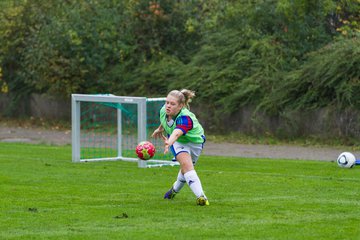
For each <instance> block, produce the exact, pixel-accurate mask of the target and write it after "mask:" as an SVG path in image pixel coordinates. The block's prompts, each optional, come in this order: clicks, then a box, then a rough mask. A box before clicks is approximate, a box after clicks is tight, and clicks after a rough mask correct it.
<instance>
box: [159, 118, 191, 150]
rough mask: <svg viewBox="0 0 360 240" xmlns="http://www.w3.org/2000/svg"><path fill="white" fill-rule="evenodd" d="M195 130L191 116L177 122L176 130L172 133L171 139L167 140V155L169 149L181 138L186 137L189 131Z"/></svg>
mask: <svg viewBox="0 0 360 240" xmlns="http://www.w3.org/2000/svg"><path fill="white" fill-rule="evenodd" d="M192 128H193V121H192V119H191V118H190V117H189V116H181V117H180V118H178V119H177V120H176V128H175V129H174V131H173V132H172V133H171V135H170V137H169V138H168V139H167V140H165V151H164V153H167V152H168V151H169V147H170V146H171V145H173V144H174V142H176V140H178V138H179V137H181V136H182V135H185V134H186V133H187V132H188V131H190V130H191V129H192Z"/></svg>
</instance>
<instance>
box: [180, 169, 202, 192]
mask: <svg viewBox="0 0 360 240" xmlns="http://www.w3.org/2000/svg"><path fill="white" fill-rule="evenodd" d="M184 177H185V179H186V182H187V184H188V185H189V187H190V189H191V191H193V193H194V194H195V196H196V197H201V196H204V197H205V198H206V196H205V194H204V191H203V189H202V186H201V182H200V179H199V177H198V175H197V173H196V171H195V170H191V171H188V172H187V173H185V174H184Z"/></svg>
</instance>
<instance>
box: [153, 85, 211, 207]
mask: <svg viewBox="0 0 360 240" xmlns="http://www.w3.org/2000/svg"><path fill="white" fill-rule="evenodd" d="M193 97H195V93H194V92H193V91H191V90H187V89H183V90H181V91H178V90H173V91H171V92H170V93H169V94H168V95H167V97H166V102H165V104H164V106H163V107H162V108H161V109H160V126H159V127H158V128H157V129H155V131H154V132H153V133H152V135H151V136H152V137H155V138H158V137H161V138H163V140H164V143H165V149H164V153H167V152H168V151H169V150H170V151H171V152H172V154H173V155H174V156H175V158H176V160H177V161H178V162H179V163H180V171H179V173H178V176H177V179H176V181H175V183H174V184H173V186H172V187H171V189H170V190H169V191H168V192H166V193H165V195H164V198H165V199H173V198H174V197H175V195H176V194H177V193H178V192H179V191H180V190H181V189H182V187H183V186H184V185H185V183H187V184H188V185H189V187H190V189H191V190H192V191H193V193H194V194H195V195H196V198H197V199H196V203H197V204H198V205H200V206H204V205H209V201H208V199H207V198H206V196H205V194H204V191H203V188H202V186H201V182H200V179H199V177H198V175H197V173H196V171H195V169H194V165H195V164H196V162H197V160H198V158H199V156H200V153H201V151H202V149H203V147H204V143H205V136H204V130H203V128H202V126H201V125H200V123H199V122H198V120H197V118H196V116H195V114H194V113H192V112H190V110H189V109H190V107H189V102H190V101H191V99H192V98H193ZM164 133H165V134H166V137H165V136H164Z"/></svg>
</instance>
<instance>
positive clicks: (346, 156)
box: [336, 152, 356, 168]
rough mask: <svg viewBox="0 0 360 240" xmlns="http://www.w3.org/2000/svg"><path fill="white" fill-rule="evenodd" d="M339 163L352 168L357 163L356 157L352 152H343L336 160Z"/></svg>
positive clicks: (341, 165)
mask: <svg viewBox="0 0 360 240" xmlns="http://www.w3.org/2000/svg"><path fill="white" fill-rule="evenodd" d="M336 162H337V164H338V165H339V166H340V167H343V168H352V167H353V166H354V165H355V162H356V158H355V156H354V154H352V153H350V152H343V153H341V154H340V155H339V157H338V158H337V160H336Z"/></svg>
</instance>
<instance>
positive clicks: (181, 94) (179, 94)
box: [168, 89, 195, 109]
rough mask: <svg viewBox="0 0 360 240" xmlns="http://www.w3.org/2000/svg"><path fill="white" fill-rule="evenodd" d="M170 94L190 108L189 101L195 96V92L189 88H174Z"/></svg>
mask: <svg viewBox="0 0 360 240" xmlns="http://www.w3.org/2000/svg"><path fill="white" fill-rule="evenodd" d="M168 95H171V96H173V97H176V98H177V99H178V102H179V103H180V104H184V106H185V107H186V108H187V109H190V105H189V103H190V102H191V99H192V98H193V97H195V92H194V91H191V90H188V89H182V90H181V91H179V90H172V91H171V92H169V94H168Z"/></svg>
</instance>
